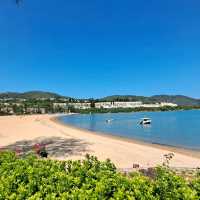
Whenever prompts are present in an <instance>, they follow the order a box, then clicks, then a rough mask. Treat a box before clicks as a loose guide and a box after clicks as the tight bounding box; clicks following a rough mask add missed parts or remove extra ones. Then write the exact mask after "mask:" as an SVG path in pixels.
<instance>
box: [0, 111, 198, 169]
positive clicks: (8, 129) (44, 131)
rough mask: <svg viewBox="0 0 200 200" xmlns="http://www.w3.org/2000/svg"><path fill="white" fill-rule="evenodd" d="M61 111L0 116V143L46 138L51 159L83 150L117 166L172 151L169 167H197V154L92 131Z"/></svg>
mask: <svg viewBox="0 0 200 200" xmlns="http://www.w3.org/2000/svg"><path fill="white" fill-rule="evenodd" d="M60 116H62V115H58V114H56V115H50V114H46V115H26V116H5V117H0V147H5V148H6V147H10V146H14V147H15V148H16V147H17V148H18V147H21V148H23V147H25V148H27V146H29V147H32V145H34V144H36V142H37V143H38V142H41V141H43V142H45V144H47V151H48V152H49V157H50V158H51V159H58V160H69V159H71V160H82V159H84V158H85V155H86V154H90V155H94V156H97V158H98V159H99V160H106V159H107V158H109V159H110V160H111V161H112V162H113V163H114V164H115V165H116V167H117V168H123V169H128V168H129V169H131V168H132V166H133V164H135V163H137V164H139V165H140V167H141V168H148V167H155V166H157V165H161V164H162V163H163V161H164V156H163V155H164V154H168V153H171V152H173V153H174V154H175V156H174V158H173V159H172V160H171V162H170V167H181V168H197V167H199V166H200V158H199V157H198V156H195V155H194V154H192V153H191V152H188V151H187V153H186V152H185V153H184V152H183V151H181V152H180V151H179V150H177V149H172V148H169V147H164V146H162V145H155V144H148V143H144V142H141V141H135V140H130V139H125V138H121V137H118V138H117V137H116V136H111V135H109V136H108V135H105V134H101V133H94V132H91V131H87V130H82V129H78V128H75V127H71V126H68V125H66V124H63V123H61V122H60V121H59V120H58V117H60Z"/></svg>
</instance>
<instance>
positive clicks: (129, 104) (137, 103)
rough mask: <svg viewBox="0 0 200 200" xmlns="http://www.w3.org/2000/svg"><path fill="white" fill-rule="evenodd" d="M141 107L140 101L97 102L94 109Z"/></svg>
mask: <svg viewBox="0 0 200 200" xmlns="http://www.w3.org/2000/svg"><path fill="white" fill-rule="evenodd" d="M141 105H142V102H141V101H127V102H123V101H115V102H97V103H95V107H96V108H136V107H140V106H141Z"/></svg>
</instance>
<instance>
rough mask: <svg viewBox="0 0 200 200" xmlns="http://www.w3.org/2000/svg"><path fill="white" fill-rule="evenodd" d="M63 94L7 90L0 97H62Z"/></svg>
mask: <svg viewBox="0 0 200 200" xmlns="http://www.w3.org/2000/svg"><path fill="white" fill-rule="evenodd" d="M61 97H62V96H61V95H59V94H56V93H52V92H43V91H30V92H24V93H15V92H6V93H0V98H22V99H36V98H61Z"/></svg>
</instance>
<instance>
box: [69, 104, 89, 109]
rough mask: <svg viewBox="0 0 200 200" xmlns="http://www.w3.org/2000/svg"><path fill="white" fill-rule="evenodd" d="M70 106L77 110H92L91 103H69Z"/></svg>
mask: <svg viewBox="0 0 200 200" xmlns="http://www.w3.org/2000/svg"><path fill="white" fill-rule="evenodd" d="M68 105H69V106H73V107H74V108H75V109H89V108H91V104H90V103H68Z"/></svg>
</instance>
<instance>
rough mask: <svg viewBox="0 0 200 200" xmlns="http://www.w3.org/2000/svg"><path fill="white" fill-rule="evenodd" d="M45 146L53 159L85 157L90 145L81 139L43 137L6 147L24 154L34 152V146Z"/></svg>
mask: <svg viewBox="0 0 200 200" xmlns="http://www.w3.org/2000/svg"><path fill="white" fill-rule="evenodd" d="M35 144H40V145H45V147H46V150H47V152H48V154H49V156H52V157H67V156H70V155H83V154H84V153H86V152H88V150H87V147H88V146H89V143H86V142H84V141H83V140H79V139H71V138H69V139H66V138H61V137H42V138H36V139H34V140H21V141H18V142H16V143H13V144H10V145H8V146H5V147H4V149H6V150H12V151H16V150H20V151H22V152H23V153H24V154H27V153H30V152H32V151H33V150H34V145H35Z"/></svg>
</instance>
